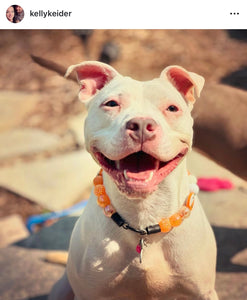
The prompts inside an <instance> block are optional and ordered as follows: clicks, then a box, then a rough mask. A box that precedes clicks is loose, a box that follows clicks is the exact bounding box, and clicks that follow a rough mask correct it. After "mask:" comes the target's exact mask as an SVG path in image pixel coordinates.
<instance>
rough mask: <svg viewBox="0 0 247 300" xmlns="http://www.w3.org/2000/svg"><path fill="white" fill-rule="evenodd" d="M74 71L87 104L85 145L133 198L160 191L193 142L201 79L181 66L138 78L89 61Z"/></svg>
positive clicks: (125, 192) (73, 68) (120, 188)
mask: <svg viewBox="0 0 247 300" xmlns="http://www.w3.org/2000/svg"><path fill="white" fill-rule="evenodd" d="M74 70H75V71H76V73H77V77H78V81H79V84H80V92H79V98H80V100H81V101H83V102H85V104H86V106H87V108H88V117H87V119H86V123H85V141H86V148H87V150H88V151H89V152H90V153H91V155H92V156H93V158H94V159H95V160H96V161H97V162H98V163H99V164H100V166H101V167H102V168H103V169H104V170H105V171H106V172H107V173H108V174H109V175H110V176H111V178H112V179H113V180H114V182H115V183H116V185H117V187H118V189H119V190H120V191H121V192H122V193H124V194H126V195H128V196H129V197H136V196H138V197H145V196H146V195H147V194H150V193H152V192H153V191H154V190H156V188H157V186H158V185H159V183H160V182H161V181H163V180H164V179H165V177H166V176H168V174H169V173H170V172H172V171H173V170H174V169H175V168H176V167H177V166H178V165H179V163H180V161H181V160H182V159H183V157H184V156H185V154H186V153H187V152H188V150H190V148H191V145H192V135H193V131H192V126H193V120H192V118H191V114H190V113H191V110H192V107H193V103H194V101H195V95H194V94H195V93H196V95H197V96H199V95H200V92H201V89H202V87H203V84H204V79H203V77H201V76H199V75H197V74H195V73H192V72H188V71H186V70H185V69H183V68H182V67H179V66H170V67H167V68H165V69H164V70H163V71H162V73H161V75H160V77H159V78H155V79H153V80H151V81H146V82H140V81H136V80H134V79H132V78H130V77H125V76H122V75H120V74H119V73H118V72H117V71H116V70H115V69H114V68H112V67H111V66H109V65H106V64H103V63H100V62H95V61H89V62H83V63H81V64H78V65H73V66H71V67H69V69H68V71H67V73H66V75H69V74H70V73H71V72H72V71H74Z"/></svg>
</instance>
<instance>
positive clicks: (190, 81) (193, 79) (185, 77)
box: [160, 66, 205, 103]
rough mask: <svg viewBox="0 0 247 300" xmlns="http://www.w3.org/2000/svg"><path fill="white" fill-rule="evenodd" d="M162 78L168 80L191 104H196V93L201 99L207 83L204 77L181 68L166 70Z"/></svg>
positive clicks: (172, 67) (168, 68) (171, 67)
mask: <svg viewBox="0 0 247 300" xmlns="http://www.w3.org/2000/svg"><path fill="white" fill-rule="evenodd" d="M160 77H161V78H164V77H165V78H167V79H168V80H169V81H170V82H171V83H172V85H173V86H174V87H175V88H176V89H177V90H178V91H179V92H180V93H181V94H182V96H183V97H184V98H185V100H186V101H188V102H189V103H194V102H195V96H194V91H195V92H196V95H197V97H200V93H201V90H202V88H203V85H204V81H205V80H204V78H203V77H202V76H200V75H198V74H196V73H192V72H188V71H187V70H185V69H184V68H182V67H179V66H170V67H167V68H165V69H164V70H163V71H162V72H161V75H160Z"/></svg>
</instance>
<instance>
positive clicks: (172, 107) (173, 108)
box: [166, 105, 178, 112]
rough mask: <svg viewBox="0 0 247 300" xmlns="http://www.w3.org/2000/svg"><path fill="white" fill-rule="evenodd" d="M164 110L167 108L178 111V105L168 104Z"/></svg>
mask: <svg viewBox="0 0 247 300" xmlns="http://www.w3.org/2000/svg"><path fill="white" fill-rule="evenodd" d="M166 110H168V111H170V112H177V111H178V107H177V106H175V105H170V106H168V107H167V109H166Z"/></svg>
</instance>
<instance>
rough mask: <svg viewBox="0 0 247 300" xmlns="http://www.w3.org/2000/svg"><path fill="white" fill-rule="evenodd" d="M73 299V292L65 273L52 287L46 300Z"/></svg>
mask: <svg viewBox="0 0 247 300" xmlns="http://www.w3.org/2000/svg"><path fill="white" fill-rule="evenodd" d="M74 297H75V296H74V293H73V290H72V288H71V286H70V283H69V281H68V278H67V274H66V272H65V273H64V274H63V276H62V277H61V279H60V280H59V281H58V282H56V283H55V285H54V286H53V288H52V290H51V293H50V295H49V297H48V300H74Z"/></svg>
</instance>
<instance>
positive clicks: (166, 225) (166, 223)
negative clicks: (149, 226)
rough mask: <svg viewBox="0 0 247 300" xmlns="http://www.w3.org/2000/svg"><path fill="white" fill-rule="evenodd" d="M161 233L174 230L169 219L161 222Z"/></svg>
mask: <svg viewBox="0 0 247 300" xmlns="http://www.w3.org/2000/svg"><path fill="white" fill-rule="evenodd" d="M159 226H160V230H161V232H169V231H170V230H171V229H172V225H171V223H170V220H169V219H167V218H163V219H161V220H160V222H159Z"/></svg>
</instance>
